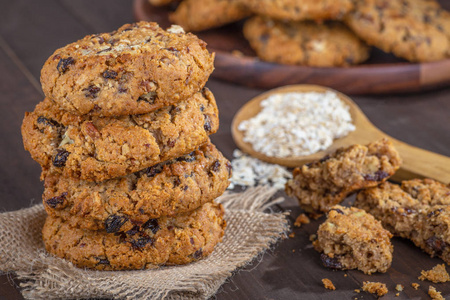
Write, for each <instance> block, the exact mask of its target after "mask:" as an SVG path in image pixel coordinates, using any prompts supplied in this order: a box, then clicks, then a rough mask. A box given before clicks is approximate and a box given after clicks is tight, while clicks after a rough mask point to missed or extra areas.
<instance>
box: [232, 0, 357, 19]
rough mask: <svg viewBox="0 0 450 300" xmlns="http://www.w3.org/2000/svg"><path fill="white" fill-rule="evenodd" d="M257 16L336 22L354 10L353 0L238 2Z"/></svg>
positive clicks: (243, 0)
mask: <svg viewBox="0 0 450 300" xmlns="http://www.w3.org/2000/svg"><path fill="white" fill-rule="evenodd" d="M238 2H241V3H243V4H245V5H246V6H247V7H248V9H250V10H251V11H252V12H253V13H255V14H257V15H263V16H267V17H270V18H274V19H280V20H289V21H302V20H315V21H321V20H336V19H341V18H342V17H343V16H344V15H345V14H346V13H347V12H349V11H350V10H352V9H353V7H354V6H353V1H351V0H319V1H317V0H302V1H298V0H238Z"/></svg>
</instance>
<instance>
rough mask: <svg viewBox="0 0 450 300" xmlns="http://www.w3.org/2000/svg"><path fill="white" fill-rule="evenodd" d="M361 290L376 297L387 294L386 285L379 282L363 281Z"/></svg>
mask: <svg viewBox="0 0 450 300" xmlns="http://www.w3.org/2000/svg"><path fill="white" fill-rule="evenodd" d="M362 289H363V291H365V292H368V293H371V294H377V296H378V297H381V296H384V295H386V294H387V292H388V289H387V287H386V284H384V283H381V282H371V281H364V282H363V286H362Z"/></svg>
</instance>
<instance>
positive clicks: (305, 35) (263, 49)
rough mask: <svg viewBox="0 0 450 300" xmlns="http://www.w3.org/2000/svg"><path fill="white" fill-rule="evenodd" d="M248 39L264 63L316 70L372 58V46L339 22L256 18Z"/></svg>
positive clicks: (248, 29) (247, 32)
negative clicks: (321, 22)
mask: <svg viewBox="0 0 450 300" xmlns="http://www.w3.org/2000/svg"><path fill="white" fill-rule="evenodd" d="M244 36H245V38H246V39H247V40H248V41H249V43H250V46H251V47H252V48H253V49H254V50H255V52H256V54H257V55H258V57H259V58H261V59H262V60H265V61H268V62H275V63H281V64H288V65H307V66H314V67H332V66H348V65H353V64H357V63H360V62H363V61H364V60H366V59H367V58H368V57H369V47H368V46H367V45H366V44H365V43H364V42H362V41H361V40H360V39H359V38H358V37H357V36H356V35H355V34H354V33H353V32H351V31H350V30H349V29H348V28H347V27H346V26H345V25H343V24H341V23H337V22H327V23H323V24H316V23H314V22H290V23H288V22H283V21H276V20H271V19H267V18H263V17H259V16H257V17H253V18H251V19H249V20H247V21H246V23H245V25H244Z"/></svg>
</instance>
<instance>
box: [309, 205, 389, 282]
mask: <svg viewBox="0 0 450 300" xmlns="http://www.w3.org/2000/svg"><path fill="white" fill-rule="evenodd" d="M391 237H392V234H391V233H390V232H389V231H387V230H386V229H384V228H383V226H381V223H380V221H377V220H375V218H374V217H373V216H371V215H370V214H368V213H366V212H365V211H364V210H362V209H358V208H355V207H351V208H347V207H343V206H340V205H336V206H333V207H332V208H331V210H330V211H329V213H328V217H327V219H326V220H325V222H324V223H322V224H321V225H320V226H319V230H318V231H317V240H315V241H314V243H313V245H314V248H315V249H316V250H317V251H318V252H320V253H322V254H321V259H322V262H323V264H324V265H325V266H326V267H329V268H333V269H358V270H361V271H363V272H364V273H366V274H371V273H374V272H383V273H384V272H386V271H387V270H388V269H389V267H390V266H391V263H392V253H393V251H394V248H393V246H392V244H391Z"/></svg>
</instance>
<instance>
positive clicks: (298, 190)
mask: <svg viewBox="0 0 450 300" xmlns="http://www.w3.org/2000/svg"><path fill="white" fill-rule="evenodd" d="M400 163H401V159H400V156H399V154H398V152H397V150H396V149H395V148H394V146H393V145H392V143H391V142H390V141H388V140H387V139H382V140H379V141H376V142H373V143H370V144H368V145H366V146H363V145H352V146H350V147H347V148H341V149H338V150H337V151H336V152H335V153H332V154H330V155H327V156H325V157H323V158H322V159H320V160H318V161H314V162H312V163H309V164H305V165H303V166H301V167H298V168H295V169H294V171H293V179H291V180H290V181H288V183H287V184H286V193H287V194H288V195H289V196H295V197H296V198H297V199H298V201H299V204H300V206H301V207H302V208H303V209H304V210H306V211H307V212H311V213H313V212H318V211H322V212H326V211H328V209H329V208H330V207H331V206H333V205H334V204H337V203H340V202H341V201H342V200H344V198H345V197H346V196H347V195H349V194H350V193H352V192H355V191H357V190H359V189H364V188H368V187H373V186H377V185H378V184H380V183H382V182H384V181H386V180H387V179H388V178H389V177H390V176H392V175H393V174H394V173H395V171H396V170H397V169H398V168H399V167H400Z"/></svg>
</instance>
